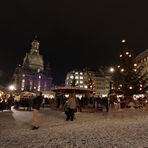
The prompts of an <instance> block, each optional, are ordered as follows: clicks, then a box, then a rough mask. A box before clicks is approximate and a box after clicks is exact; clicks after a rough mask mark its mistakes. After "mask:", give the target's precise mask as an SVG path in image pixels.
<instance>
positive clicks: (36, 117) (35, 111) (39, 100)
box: [32, 92, 43, 130]
mask: <svg viewBox="0 0 148 148" xmlns="http://www.w3.org/2000/svg"><path fill="white" fill-rule="evenodd" d="M42 101H43V96H42V92H39V94H38V95H37V97H35V98H34V99H33V104H32V108H33V122H34V126H33V127H32V129H33V130H34V129H38V128H39V115H38V111H39V110H40V107H41V104H42Z"/></svg>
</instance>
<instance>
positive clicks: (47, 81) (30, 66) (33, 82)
mask: <svg viewBox="0 0 148 148" xmlns="http://www.w3.org/2000/svg"><path fill="white" fill-rule="evenodd" d="M13 84H14V86H15V88H16V90H17V91H32V92H37V91H49V90H50V88H51V85H52V77H51V71H50V66H49V65H47V66H46V68H44V60H43V57H42V55H40V53H39V42H38V41H37V40H34V41H33V42H32V48H31V50H30V52H29V53H26V56H25V57H24V60H23V64H22V65H20V64H19V65H18V66H17V67H16V70H15V72H14V75H13Z"/></svg>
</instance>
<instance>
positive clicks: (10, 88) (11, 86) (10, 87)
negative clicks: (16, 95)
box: [9, 85, 16, 95]
mask: <svg viewBox="0 0 148 148" xmlns="http://www.w3.org/2000/svg"><path fill="white" fill-rule="evenodd" d="M9 90H10V92H11V95H13V91H14V90H16V89H15V86H14V85H10V86H9Z"/></svg>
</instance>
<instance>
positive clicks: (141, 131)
mask: <svg viewBox="0 0 148 148" xmlns="http://www.w3.org/2000/svg"><path fill="white" fill-rule="evenodd" d="M31 117H32V112H29V111H28V112H27V111H17V112H15V111H13V112H11V111H7V112H0V148H14V147H15V148H44V147H46V148H146V147H148V111H119V112H109V113H106V112H103V113H101V112H95V113H87V112H77V113H76V117H75V118H76V119H75V120H74V121H65V114H64V113H63V112H61V111H55V110H50V109H47V108H46V109H41V110H40V128H39V129H38V130H31V126H32V121H31Z"/></svg>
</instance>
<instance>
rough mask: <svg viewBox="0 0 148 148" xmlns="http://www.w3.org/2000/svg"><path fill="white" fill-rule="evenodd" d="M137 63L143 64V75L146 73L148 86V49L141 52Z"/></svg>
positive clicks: (136, 59)
mask: <svg viewBox="0 0 148 148" xmlns="http://www.w3.org/2000/svg"><path fill="white" fill-rule="evenodd" d="M135 61H136V63H137V64H138V65H139V66H143V70H142V75H145V80H146V86H147V87H148V49H146V50H145V51H143V52H141V53H140V54H139V55H138V56H137V57H136V58H135Z"/></svg>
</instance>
